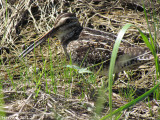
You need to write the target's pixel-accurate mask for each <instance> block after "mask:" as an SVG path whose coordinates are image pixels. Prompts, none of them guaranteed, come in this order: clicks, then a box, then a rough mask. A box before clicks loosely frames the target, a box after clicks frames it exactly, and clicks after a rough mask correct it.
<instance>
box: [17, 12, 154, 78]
mask: <svg viewBox="0 0 160 120" xmlns="http://www.w3.org/2000/svg"><path fill="white" fill-rule="evenodd" d="M54 36H55V37H57V38H58V39H59V40H60V43H61V45H62V48H63V50H64V53H65V55H66V57H67V59H69V60H70V59H71V60H72V63H73V64H75V65H78V66H80V67H85V68H89V69H90V70H91V71H93V72H96V71H101V72H100V73H101V74H103V75H108V71H109V65H110V59H111V54H112V50H113V47H114V44H115V41H116V37H117V36H116V35H115V34H113V33H109V32H105V31H101V30H96V29H92V28H88V27H83V26H81V24H80V22H79V20H78V18H77V17H76V15H75V14H74V13H69V12H67V13H60V14H59V15H58V16H57V18H56V20H55V22H54V26H53V28H52V29H51V30H50V31H48V32H47V33H46V34H44V35H43V36H42V37H40V38H39V39H38V40H37V41H35V42H34V43H33V44H31V45H30V46H29V47H28V48H27V49H26V50H24V51H23V52H22V53H21V54H20V55H19V58H23V57H25V56H26V55H27V54H29V53H30V52H31V51H32V50H33V49H34V48H35V47H37V46H38V45H40V44H41V43H42V42H44V41H46V39H47V38H49V37H54ZM151 60H153V56H152V54H151V52H150V50H149V49H148V48H147V47H140V46H137V45H134V44H131V43H130V42H128V41H127V40H124V39H123V40H122V42H121V43H120V47H119V48H118V53H117V58H116V62H115V67H114V74H117V73H119V72H121V71H125V70H133V69H136V68H138V67H139V66H140V65H143V64H144V63H147V62H149V61H151Z"/></svg>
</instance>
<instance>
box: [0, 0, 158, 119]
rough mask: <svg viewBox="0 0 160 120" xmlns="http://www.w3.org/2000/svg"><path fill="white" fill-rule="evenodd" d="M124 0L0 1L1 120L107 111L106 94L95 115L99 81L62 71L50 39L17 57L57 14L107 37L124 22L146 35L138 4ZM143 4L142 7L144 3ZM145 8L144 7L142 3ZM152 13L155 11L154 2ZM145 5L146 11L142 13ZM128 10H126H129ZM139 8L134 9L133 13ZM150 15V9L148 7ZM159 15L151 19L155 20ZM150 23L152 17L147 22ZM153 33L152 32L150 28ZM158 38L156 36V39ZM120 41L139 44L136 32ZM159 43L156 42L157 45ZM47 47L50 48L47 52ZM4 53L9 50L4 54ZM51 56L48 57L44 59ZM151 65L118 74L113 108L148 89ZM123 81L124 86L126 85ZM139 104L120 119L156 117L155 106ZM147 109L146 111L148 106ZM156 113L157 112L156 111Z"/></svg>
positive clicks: (58, 50)
mask: <svg viewBox="0 0 160 120" xmlns="http://www.w3.org/2000/svg"><path fill="white" fill-rule="evenodd" d="M134 2H135V1H132V2H126V1H121V0H119V1H108V2H107V1H105V2H104V1H103V0H88V1H83V0H72V1H66V0H63V1H62V0H61V1H58V0H54V1H53V0H35V1H32V0H21V1H17V0H10V1H9V0H8V2H7V3H6V1H5V0H2V2H1V3H0V11H1V12H0V15H1V18H0V23H1V27H0V31H1V32H0V41H1V42H0V45H1V46H0V47H1V48H2V47H3V49H0V51H3V53H2V54H1V60H0V63H1V64H0V81H1V85H2V86H3V89H2V92H3V94H4V98H3V99H4V102H5V104H4V111H5V113H6V117H7V119H11V118H12V119H35V120H36V119H41V120H45V119H51V120H52V119H71V120H75V119H81V120H83V119H93V118H96V119H99V118H100V117H101V116H103V115H105V114H107V112H108V109H109V108H108V102H107V100H106V96H107V92H106V93H105V95H104V98H102V99H105V101H106V102H105V105H104V109H103V111H102V114H97V113H96V112H95V111H96V108H95V107H96V104H98V103H97V101H96V100H97V97H98V91H99V89H100V88H101V86H102V84H103V82H104V79H105V77H104V76H99V75H81V74H77V73H76V71H74V70H70V69H69V68H65V67H64V65H67V64H69V62H68V61H66V60H65V56H64V53H63V51H62V48H61V46H60V43H59V41H57V40H55V39H56V38H50V39H49V44H48V43H47V42H46V43H44V44H43V45H41V46H40V47H39V48H37V49H36V51H35V55H36V58H35V57H33V56H34V52H32V53H30V54H29V55H28V56H27V57H26V58H25V60H20V59H19V58H18V55H19V54H20V53H21V51H22V50H23V49H24V48H25V46H26V45H29V44H30V43H31V42H33V41H34V40H35V39H36V38H37V37H39V36H41V35H42V34H44V33H45V32H46V31H48V30H50V29H51V28H52V26H53V24H54V21H55V18H56V16H57V15H58V14H59V13H61V12H74V13H76V15H77V17H78V18H79V20H80V22H81V24H82V25H83V26H85V27H91V28H95V29H100V30H104V31H108V32H112V33H113V34H117V32H118V31H119V30H120V29H121V27H122V26H123V25H125V24H126V23H133V24H135V25H136V26H138V27H140V28H141V30H142V31H144V32H145V33H146V34H147V35H148V33H149V32H148V30H147V23H146V20H145V17H144V13H143V12H142V11H140V8H142V5H141V4H140V3H135V4H134V5H135V6H137V10H136V9H135V8H134V7H133V8H132V6H130V5H132V4H133V3H134ZM146 4H147V3H146ZM148 4H149V3H148ZM154 4H155V6H156V12H157V13H158V12H159V9H158V7H159V6H158V5H159V4H157V3H154ZM149 7H150V6H148V7H147V9H150V8H149ZM131 8H132V9H131ZM138 8H139V9H138ZM151 12H152V9H151ZM158 17H159V15H157V18H158ZM149 23H150V24H152V23H153V22H152V19H149ZM152 30H153V29H152ZM157 37H159V35H158V36H157ZM125 39H126V40H128V41H130V42H132V43H135V44H137V45H140V46H144V43H143V41H142V40H141V38H140V35H139V34H138V31H137V30H136V29H134V28H133V29H129V30H128V32H127V33H126V34H125ZM158 42H159V41H158ZM49 47H50V49H49ZM6 50H9V52H8V53H7V51H6ZM50 54H51V55H50ZM154 81H155V66H154V64H153V63H150V64H147V65H144V66H141V67H140V68H139V69H138V70H135V71H127V72H125V73H120V75H119V80H118V81H116V82H115V84H114V86H113V92H114V93H113V109H116V108H119V107H120V106H122V105H124V104H126V103H127V102H129V101H130V100H132V99H133V98H136V97H137V96H139V95H141V94H143V93H144V92H145V91H147V90H148V89H150V88H152V87H153V86H154ZM128 83H129V84H128ZM149 98H150V99H151V100H150V102H148V100H144V101H143V102H140V103H138V104H136V105H135V106H133V108H130V109H128V110H126V111H124V112H123V113H122V117H121V119H124V118H126V119H148V120H152V119H158V117H160V116H159V113H160V112H159V105H160V102H158V101H156V100H153V95H151V96H150V97H149ZM149 106H151V107H149ZM158 112H159V113H158Z"/></svg>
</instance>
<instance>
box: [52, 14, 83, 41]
mask: <svg viewBox="0 0 160 120" xmlns="http://www.w3.org/2000/svg"><path fill="white" fill-rule="evenodd" d="M54 28H55V29H56V33H55V36H56V37H57V38H58V39H59V40H61V42H62V43H63V42H64V41H66V40H69V39H71V38H72V37H73V36H74V35H75V32H76V31H77V30H79V28H82V27H81V26H80V23H79V21H78V19H77V17H76V15H75V14H73V13H61V14H59V16H58V17H57V18H56V21H55V23H54Z"/></svg>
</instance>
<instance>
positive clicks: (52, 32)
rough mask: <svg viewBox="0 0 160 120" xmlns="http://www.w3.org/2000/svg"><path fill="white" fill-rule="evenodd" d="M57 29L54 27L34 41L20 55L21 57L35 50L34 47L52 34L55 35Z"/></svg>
mask: <svg viewBox="0 0 160 120" xmlns="http://www.w3.org/2000/svg"><path fill="white" fill-rule="evenodd" d="M55 32H56V30H55V28H52V29H51V30H50V31H49V32H47V33H46V34H45V35H43V36H42V37H40V38H39V39H38V40H37V41H36V42H34V43H33V44H31V45H30V46H29V47H28V48H27V49H25V50H24V51H23V52H22V53H21V54H20V55H19V57H20V58H23V57H25V56H26V55H27V54H29V53H30V52H31V51H32V50H34V48H36V47H37V46H38V45H40V44H41V43H42V42H44V41H45V40H46V39H47V38H49V37H50V36H54V34H55Z"/></svg>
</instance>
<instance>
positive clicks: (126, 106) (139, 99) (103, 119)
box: [100, 82, 160, 120]
mask: <svg viewBox="0 0 160 120" xmlns="http://www.w3.org/2000/svg"><path fill="white" fill-rule="evenodd" d="M159 85H160V82H159V83H158V84H157V85H155V86H154V87H153V88H152V89H151V90H149V91H147V92H146V93H144V94H143V95H141V96H139V97H138V98H136V99H134V100H132V101H131V102H129V103H127V104H126V105H124V106H122V107H120V108H118V109H116V110H115V111H113V112H112V113H110V114H108V115H106V116H104V117H102V118H101V119H100V120H105V119H108V118H109V117H111V116H112V115H115V114H117V113H119V112H121V111H123V110H125V109H127V108H129V107H130V106H132V105H134V104H136V103H137V102H139V101H141V100H143V99H144V98H146V97H147V96H148V95H150V94H151V93H152V92H153V91H154V90H156V89H157V88H158V87H159Z"/></svg>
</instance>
